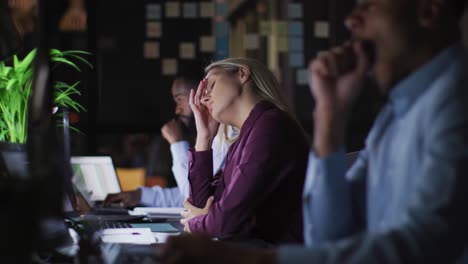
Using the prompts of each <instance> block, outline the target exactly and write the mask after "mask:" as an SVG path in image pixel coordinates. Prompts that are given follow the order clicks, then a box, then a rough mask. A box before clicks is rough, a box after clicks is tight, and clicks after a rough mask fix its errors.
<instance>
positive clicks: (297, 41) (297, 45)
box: [288, 37, 304, 51]
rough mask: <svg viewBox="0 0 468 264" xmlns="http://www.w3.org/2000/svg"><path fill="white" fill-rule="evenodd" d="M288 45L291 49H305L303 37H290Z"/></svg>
mask: <svg viewBox="0 0 468 264" xmlns="http://www.w3.org/2000/svg"><path fill="white" fill-rule="evenodd" d="M288 39H289V42H288V47H289V51H303V50H304V39H303V38H301V37H289V38H288Z"/></svg>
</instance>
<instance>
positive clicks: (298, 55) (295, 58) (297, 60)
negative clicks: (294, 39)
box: [289, 52, 304, 68]
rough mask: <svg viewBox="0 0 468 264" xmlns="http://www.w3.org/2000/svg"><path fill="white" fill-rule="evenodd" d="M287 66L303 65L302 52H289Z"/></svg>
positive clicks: (296, 66)
mask: <svg viewBox="0 0 468 264" xmlns="http://www.w3.org/2000/svg"><path fill="white" fill-rule="evenodd" d="M289 66H291V67H295V68H298V67H304V54H302V52H290V53H289Z"/></svg>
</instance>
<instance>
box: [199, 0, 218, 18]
mask: <svg viewBox="0 0 468 264" xmlns="http://www.w3.org/2000/svg"><path fill="white" fill-rule="evenodd" d="M214 14H215V7H214V3H212V2H201V3H200V17H202V18H212V17H214Z"/></svg>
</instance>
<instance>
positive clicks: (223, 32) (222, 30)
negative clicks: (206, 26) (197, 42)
mask: <svg viewBox="0 0 468 264" xmlns="http://www.w3.org/2000/svg"><path fill="white" fill-rule="evenodd" d="M215 32H216V36H227V35H229V23H228V22H225V21H223V22H218V23H216V24H215Z"/></svg>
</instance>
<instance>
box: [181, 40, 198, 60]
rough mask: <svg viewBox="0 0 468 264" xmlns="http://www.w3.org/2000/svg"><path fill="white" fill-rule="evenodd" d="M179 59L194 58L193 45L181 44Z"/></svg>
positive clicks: (189, 43)
mask: <svg viewBox="0 0 468 264" xmlns="http://www.w3.org/2000/svg"><path fill="white" fill-rule="evenodd" d="M179 57H180V58H181V59H193V58H195V44H193V43H191V42H182V43H180V45H179Z"/></svg>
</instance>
